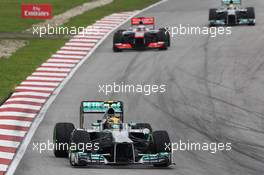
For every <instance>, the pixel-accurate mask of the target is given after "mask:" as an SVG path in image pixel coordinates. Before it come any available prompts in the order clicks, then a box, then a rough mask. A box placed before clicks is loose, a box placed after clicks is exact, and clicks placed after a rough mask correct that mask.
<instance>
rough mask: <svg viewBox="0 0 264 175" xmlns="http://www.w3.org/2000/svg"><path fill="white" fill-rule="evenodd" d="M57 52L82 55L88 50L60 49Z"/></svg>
mask: <svg viewBox="0 0 264 175" xmlns="http://www.w3.org/2000/svg"><path fill="white" fill-rule="evenodd" d="M78 40H79V39H78ZM57 53H58V54H80V55H86V54H87V53H88V52H84V51H65V50H59V51H57Z"/></svg>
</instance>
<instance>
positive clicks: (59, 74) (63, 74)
mask: <svg viewBox="0 0 264 175" xmlns="http://www.w3.org/2000/svg"><path fill="white" fill-rule="evenodd" d="M32 75H42V76H43V75H46V76H67V75H68V74H67V73H47V72H34V73H33V74H32ZM25 84H27V83H25ZM42 84H43V85H51V86H57V85H58V83H42ZM36 85H41V84H36Z"/></svg>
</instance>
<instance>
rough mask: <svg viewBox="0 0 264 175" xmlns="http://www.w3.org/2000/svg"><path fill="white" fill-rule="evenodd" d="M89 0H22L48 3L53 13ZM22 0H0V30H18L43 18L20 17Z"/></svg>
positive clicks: (55, 13)
mask: <svg viewBox="0 0 264 175" xmlns="http://www.w3.org/2000/svg"><path fill="white" fill-rule="evenodd" d="M88 1H90V0H24V2H25V3H50V4H51V5H52V8H53V15H57V14H60V13H62V12H65V11H66V10H68V9H71V8H72V7H75V6H77V5H81V4H83V3H85V2H88ZM21 4H22V0H1V1H0V21H1V25H0V32H19V31H23V30H25V29H28V28H30V27H31V25H32V24H35V23H39V22H41V21H43V20H34V19H23V18H21Z"/></svg>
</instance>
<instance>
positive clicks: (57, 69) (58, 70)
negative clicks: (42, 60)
mask: <svg viewBox="0 0 264 175" xmlns="http://www.w3.org/2000/svg"><path fill="white" fill-rule="evenodd" d="M37 71H55V72H70V71H71V69H69V68H56V67H54V68H49V67H39V68H37Z"/></svg>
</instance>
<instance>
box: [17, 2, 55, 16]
mask: <svg viewBox="0 0 264 175" xmlns="http://www.w3.org/2000/svg"><path fill="white" fill-rule="evenodd" d="M21 13H22V14H21V16H22V18H29V19H51V18H52V6H51V4H24V3H22V6H21Z"/></svg>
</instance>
